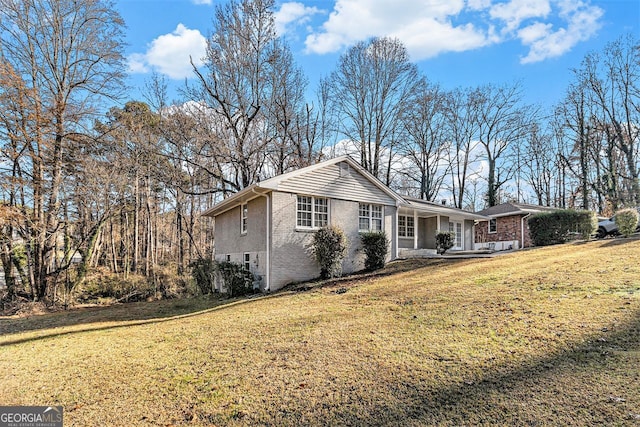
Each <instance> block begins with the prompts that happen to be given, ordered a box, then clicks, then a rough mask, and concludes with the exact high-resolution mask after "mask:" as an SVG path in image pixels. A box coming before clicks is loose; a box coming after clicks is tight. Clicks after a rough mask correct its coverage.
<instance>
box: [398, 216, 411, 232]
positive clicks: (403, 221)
mask: <svg viewBox="0 0 640 427" xmlns="http://www.w3.org/2000/svg"><path fill="white" fill-rule="evenodd" d="M398 236H399V237H414V236H415V224H414V219H413V217H412V216H405V215H400V216H399V217H398Z"/></svg>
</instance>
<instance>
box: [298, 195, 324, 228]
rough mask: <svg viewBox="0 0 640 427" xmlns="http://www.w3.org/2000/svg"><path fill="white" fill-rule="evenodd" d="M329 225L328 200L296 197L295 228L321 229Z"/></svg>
mask: <svg viewBox="0 0 640 427" xmlns="http://www.w3.org/2000/svg"><path fill="white" fill-rule="evenodd" d="M327 225H329V199H326V198H323V197H312V196H298V200H297V203H296V227H297V228H321V227H326V226H327Z"/></svg>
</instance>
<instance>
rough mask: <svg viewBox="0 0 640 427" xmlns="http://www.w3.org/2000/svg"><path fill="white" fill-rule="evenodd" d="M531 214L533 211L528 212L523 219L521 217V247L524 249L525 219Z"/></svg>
mask: <svg viewBox="0 0 640 427" xmlns="http://www.w3.org/2000/svg"><path fill="white" fill-rule="evenodd" d="M530 216H531V213H528V214H526V215H525V216H523V217H522V219H520V240H521V241H522V242H521V243H520V249H524V220H525V219H527V218H529V217H530Z"/></svg>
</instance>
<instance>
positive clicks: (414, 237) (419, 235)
mask: <svg viewBox="0 0 640 427" xmlns="http://www.w3.org/2000/svg"><path fill="white" fill-rule="evenodd" d="M407 200H408V204H406V205H403V206H401V207H400V209H399V210H398V244H397V247H398V257H401V258H417V257H427V256H433V255H436V237H435V236H436V232H437V231H440V230H441V231H451V232H453V233H454V234H455V239H454V247H453V248H451V249H450V250H449V252H454V251H468V250H473V249H474V247H473V242H474V235H475V230H474V228H475V222H476V221H478V220H481V219H485V217H484V216H482V215H478V214H475V213H473V212H468V211H464V210H462V209H457V208H453V207H449V206H445V205H439V204H437V203H433V202H427V201H425V200H419V199H407Z"/></svg>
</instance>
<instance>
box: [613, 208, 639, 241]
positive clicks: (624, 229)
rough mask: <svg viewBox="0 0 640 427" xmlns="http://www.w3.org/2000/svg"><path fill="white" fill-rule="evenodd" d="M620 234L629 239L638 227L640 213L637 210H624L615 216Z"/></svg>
mask: <svg viewBox="0 0 640 427" xmlns="http://www.w3.org/2000/svg"><path fill="white" fill-rule="evenodd" d="M614 218H615V222H616V225H617V226H618V232H619V233H620V234H622V235H623V236H624V237H629V236H630V235H632V234H633V233H635V231H636V227H637V226H638V211H637V210H636V209H622V210H620V211H618V212H616V214H615V215H614Z"/></svg>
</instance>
